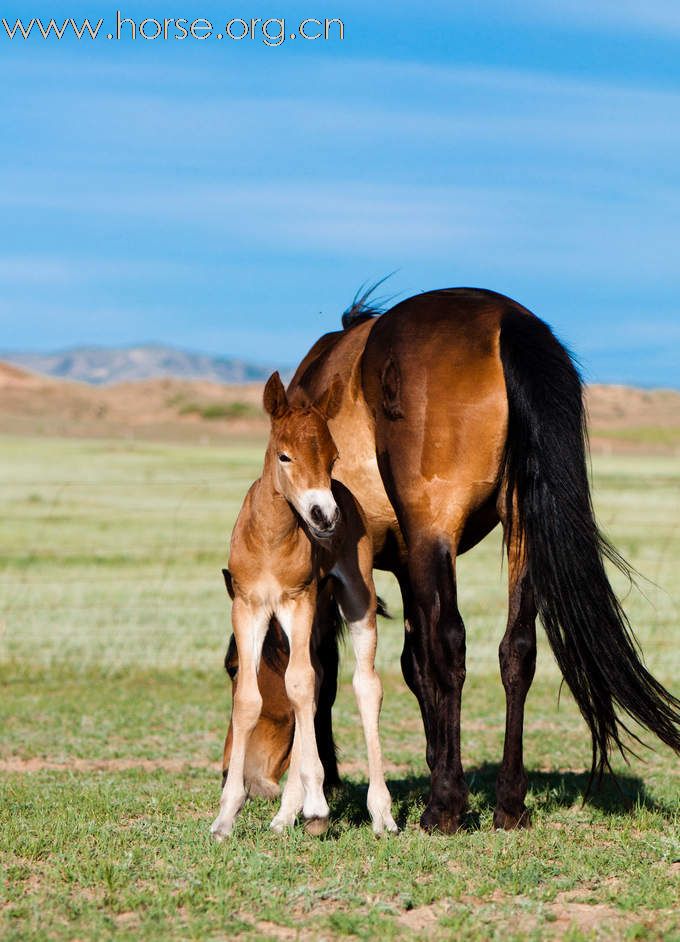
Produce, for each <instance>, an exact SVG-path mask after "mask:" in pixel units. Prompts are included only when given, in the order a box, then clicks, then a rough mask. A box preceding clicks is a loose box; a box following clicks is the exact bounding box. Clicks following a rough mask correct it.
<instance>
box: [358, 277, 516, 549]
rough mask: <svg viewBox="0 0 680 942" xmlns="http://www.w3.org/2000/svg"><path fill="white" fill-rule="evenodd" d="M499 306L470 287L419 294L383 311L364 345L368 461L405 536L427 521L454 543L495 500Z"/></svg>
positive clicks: (501, 386)
mask: <svg viewBox="0 0 680 942" xmlns="http://www.w3.org/2000/svg"><path fill="white" fill-rule="evenodd" d="M509 306H514V302H512V301H510V299H508V298H505V297H504V296H502V295H498V294H494V293H493V292H488V291H481V290H477V289H469V288H458V289H447V290H443V291H432V292H427V293H426V294H421V295H416V296H415V297H413V298H409V299H407V300H406V301H403V302H401V303H400V304H398V305H396V306H395V307H393V308H392V309H391V310H389V311H388V312H387V313H386V314H384V315H383V316H382V317H380V318H379V319H378V321H377V322H376V324H375V326H374V328H373V330H372V331H371V334H370V336H369V337H368V338H367V343H366V346H365V350H364V354H363V358H362V386H363V391H364V395H365V398H366V402H367V404H368V407H369V409H370V411H371V413H372V415H373V420H374V423H375V439H376V450H377V454H378V460H379V462H380V469H381V473H382V476H383V479H384V480H385V483H386V485H387V489H388V493H389V496H390V497H391V498H392V500H393V502H394V503H395V504H396V505H397V506H399V507H400V509H401V511H402V513H401V516H402V519H404V521H405V522H406V525H407V528H409V529H410V528H412V529H414V530H415V529H417V528H419V527H421V526H425V525H428V524H429V525H433V526H436V527H438V528H440V529H442V530H445V531H449V532H450V531H451V530H455V531H457V533H458V536H460V534H461V532H462V528H463V527H464V526H465V524H466V522H467V521H468V519H469V518H470V517H471V515H473V514H476V513H478V512H480V511H482V510H483V509H484V508H486V507H487V506H488V505H489V502H490V501H491V502H492V501H493V500H494V498H495V494H496V491H497V488H498V478H499V472H500V466H501V462H502V456H503V451H504V447H505V438H506V432H507V416H508V404H507V394H506V388H505V379H504V374H503V364H502V362H501V357H500V329H501V320H502V318H503V315H504V313H505V312H506V311H507V309H508V307H509ZM517 307H519V306H518V305H517ZM522 310H523V309H522ZM492 519H493V514H491V515H490V516H489V522H490V523H491V521H492ZM407 538H408V535H407Z"/></svg>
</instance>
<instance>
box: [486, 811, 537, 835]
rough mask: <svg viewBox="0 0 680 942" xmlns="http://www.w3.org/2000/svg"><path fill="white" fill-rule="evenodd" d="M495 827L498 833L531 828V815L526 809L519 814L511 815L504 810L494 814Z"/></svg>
mask: <svg viewBox="0 0 680 942" xmlns="http://www.w3.org/2000/svg"><path fill="white" fill-rule="evenodd" d="M493 826H494V828H495V829H496V830H497V831H516V830H518V829H521V828H530V827H531V814H530V813H529V812H528V811H527V809H526V808H524V809H523V810H522V811H520V813H519V814H510V812H508V811H504V810H503V809H502V808H496V810H495V811H494V813H493Z"/></svg>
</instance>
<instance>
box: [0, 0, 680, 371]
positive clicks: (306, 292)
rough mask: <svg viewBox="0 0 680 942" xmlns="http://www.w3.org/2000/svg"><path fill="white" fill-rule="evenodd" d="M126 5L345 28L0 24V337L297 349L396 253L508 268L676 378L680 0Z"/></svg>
mask: <svg viewBox="0 0 680 942" xmlns="http://www.w3.org/2000/svg"><path fill="white" fill-rule="evenodd" d="M119 8H120V9H121V11H122V13H123V15H125V16H129V17H132V18H134V19H136V20H138V21H139V20H141V19H143V18H144V17H156V18H158V19H162V18H163V17H178V16H185V17H187V18H188V19H194V18H196V17H199V16H204V17H208V18H209V19H211V20H213V22H214V23H215V24H218V25H223V24H224V23H225V22H226V20H227V19H230V18H232V17H242V18H244V19H249V18H250V17H253V16H254V17H261V18H266V17H267V16H274V17H284V16H285V18H286V22H287V27H292V28H295V27H297V24H298V23H299V21H300V20H301V19H304V18H305V17H308V16H309V17H316V18H323V17H326V16H328V17H341V18H342V19H343V20H344V23H345V38H344V40H343V41H342V42H340V41H338V40H335V41H331V42H328V43H323V42H321V41H318V42H307V43H305V42H304V41H302V40H299V39H298V40H296V41H295V42H292V41H287V42H285V43H284V44H282V45H280V46H278V47H274V48H268V47H266V46H265V45H264V44H262V42H261V41H259V40H256V41H241V42H232V41H226V40H225V41H223V42H218V41H216V40H214V39H209V40H206V41H203V42H199V41H196V40H193V41H191V40H190V41H184V42H173V41H168V42H162V41H159V40H157V41H155V42H145V41H142V40H139V39H137V40H136V41H135V42H132V41H129V40H128V41H122V42H109V41H107V40H106V39H105V38H103V37H102V38H101V39H98V40H97V41H96V42H92V41H81V42H77V41H75V40H73V39H70V40H67V39H64V40H62V41H60V42H58V41H55V40H54V38H53V39H51V40H50V41H48V42H45V41H42V40H40V39H38V38H31V39H30V40H29V41H27V42H23V41H21V40H19V39H15V40H14V41H11V42H10V41H9V40H8V39H7V38H6V36H3V35H0V107H1V108H2V120H1V122H0V135H1V138H0V139H1V140H2V149H1V151H0V153H1V154H2V174H1V175H0V220H2V223H1V224H0V349H3V348H4V349H5V350H7V349H17V350H18V349H30V350H44V349H54V348H62V347H66V346H69V345H72V344H81V343H88V344H89V343H101V344H121V343H135V342H140V341H151V340H154V341H162V342H168V343H172V344H176V345H180V346H185V347H188V348H192V349H197V350H203V351H208V352H213V353H216V354H217V353H219V354H225V355H235V356H240V357H244V358H247V359H249V360H253V361H259V362H264V363H271V364H277V365H278V364H281V365H291V364H295V363H296V362H297V361H298V360H299V359H300V358H301V357H302V355H303V354H304V352H305V351H306V349H307V348H308V347H309V345H310V344H311V343H312V342H313V341H314V340H315V339H316V337H318V336H319V334H320V333H322V332H324V331H325V330H328V329H333V328H335V327H336V326H337V325H338V324H339V316H340V313H341V311H342V310H343V308H344V307H345V306H346V305H347V303H348V302H349V300H350V299H351V297H352V295H353V294H354V292H355V290H356V289H357V288H358V287H359V285H360V284H361V283H362V282H365V281H370V280H376V279H379V278H380V277H382V276H383V275H385V274H387V273H388V272H391V271H394V270H396V274H395V275H394V276H393V277H392V278H391V279H390V281H389V284H388V285H387V286H386V288H385V289H384V290H386V291H387V292H389V294H393V295H396V296H397V297H406V296H408V295H409V294H412V293H415V292H418V291H421V290H426V289H429V288H435V287H446V286H452V285H461V284H462V285H478V286H483V287H489V288H492V289H494V290H497V291H502V292H505V293H507V294H510V295H511V296H513V297H515V298H517V300H519V301H521V302H522V303H524V304H526V305H527V306H528V307H530V308H531V309H532V310H534V311H535V312H536V313H537V314H539V315H540V316H542V317H543V318H544V319H546V320H547V321H548V322H549V323H550V324H551V325H552V326H553V327H554V328H555V330H556V331H557V333H558V334H559V335H560V336H561V337H562V338H563V339H564V340H565V341H567V343H569V345H570V346H571V347H572V348H573V349H574V350H575V351H576V353H577V354H578V355H579V357H580V359H581V362H582V364H583V366H584V369H585V373H586V376H587V378H589V379H591V380H594V381H602V382H632V383H639V384H644V385H651V386H654V385H667V386H668V385H672V386H680V352H679V351H680V4H679V3H677V0H648V2H646V3H644V4H642V3H640V2H638V0H592V2H586V0H560V2H559V3H552V2H548V0H516V2H508V0H506V2H500V0H485V2H484V3H483V4H473V3H472V2H470V0H468V2H466V3H451V2H449V3H438V2H435V3H429V4H427V5H425V4H421V5H415V4H406V3H401V2H393V3H390V4H389V5H388V4H385V5H377V4H373V5H367V4H361V3H347V2H337V3H332V2H331V3H325V2H324V3H319V2H317V0H308V2H306V3H287V2H281V3H278V4H276V5H270V4H269V3H263V4H255V3H250V2H248V3H233V4H232V3H227V4H225V3H220V4H215V3H211V2H207V3H204V4H203V3H191V4H185V5H184V6H182V5H179V6H177V5H174V3H173V0H167V3H166V4H161V3H159V2H158V0H150V2H148V3H137V2H131V3H127V4H125V3H121V4H120V7H119ZM115 13H116V0H114V2H113V3H112V4H111V5H110V6H109V5H103V4H102V3H101V2H97V0H95V2H92V3H90V4H82V3H80V2H74V3H73V4H71V5H68V6H67V5H65V4H52V5H49V4H44V3H41V2H36V3H35V4H34V5H31V3H30V2H28V0H23V2H22V4H21V9H19V6H18V5H17V4H16V3H15V4H10V5H6V6H4V7H3V9H2V12H1V13H0V15H2V16H4V17H5V18H6V19H7V20H9V21H10V22H13V20H14V18H15V17H16V16H21V17H22V18H23V19H24V20H27V19H30V17H31V16H43V17H46V18H49V16H54V17H55V18H56V19H57V20H61V19H63V18H64V17H67V16H72V17H74V18H81V17H83V16H88V17H90V19H92V20H95V19H97V18H98V17H100V16H103V17H105V22H106V26H105V30H107V29H108V28H109V27H110V26H111V24H112V22H113V21H114V19H115ZM287 31H288V29H287Z"/></svg>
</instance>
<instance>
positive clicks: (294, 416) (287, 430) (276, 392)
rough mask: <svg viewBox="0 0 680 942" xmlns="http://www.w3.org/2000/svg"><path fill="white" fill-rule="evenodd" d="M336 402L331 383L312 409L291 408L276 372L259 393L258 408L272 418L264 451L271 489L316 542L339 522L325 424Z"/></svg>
mask: <svg viewBox="0 0 680 942" xmlns="http://www.w3.org/2000/svg"><path fill="white" fill-rule="evenodd" d="M340 397H341V387H340V386H339V384H338V383H335V382H334V383H333V384H332V385H331V387H330V389H329V390H328V391H327V392H326V393H324V394H323V395H322V396H321V397H320V398H319V399H318V400H317V401H316V402H315V403H314V404H313V405H307V406H293V407H291V406H290V405H289V403H288V399H287V397H286V391H285V389H284V388H283V384H282V383H281V379H280V377H279V374H278V373H274V375H273V376H272V377H270V379H269V381H268V382H267V385H266V387H265V391H264V407H265V409H266V411H267V412H268V413H269V415H270V416H271V419H272V428H271V436H270V439H269V449H270V457H271V460H272V461H273V462H274V473H275V477H276V484H277V489H278V490H279V492H280V493H281V494H283V496H284V497H285V498H286V500H287V501H288V502H289V503H290V504H292V505H293V507H294V508H295V509H296V510H297V512H298V513H299V514H300V516H301V517H302V519H303V520H304V521H305V523H306V524H307V526H308V527H309V528H310V530H312V532H313V533H314V534H315V535H316V536H319V537H322V538H323V537H328V536H330V535H331V534H332V533H333V531H334V530H335V527H336V525H337V523H338V520H339V517H340V511H339V509H338V505H337V504H336V502H335V498H334V497H333V493H332V491H331V472H332V470H333V465H334V464H335V461H336V459H337V457H338V450H337V448H336V447H335V442H334V441H333V437H332V435H331V433H330V431H329V429H328V423H327V417H332V416H333V415H335V414H336V412H337V408H338V407H339V400H340Z"/></svg>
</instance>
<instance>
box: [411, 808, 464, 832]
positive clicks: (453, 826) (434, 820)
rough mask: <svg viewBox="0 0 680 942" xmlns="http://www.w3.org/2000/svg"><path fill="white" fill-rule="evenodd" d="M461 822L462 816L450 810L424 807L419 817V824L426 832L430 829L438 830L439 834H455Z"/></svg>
mask: <svg viewBox="0 0 680 942" xmlns="http://www.w3.org/2000/svg"><path fill="white" fill-rule="evenodd" d="M462 824H463V816H462V815H460V814H454V813H452V812H450V811H434V810H433V809H431V808H426V809H425V811H423V813H422V815H421V817H420V826H421V828H422V829H423V831H427V832H428V834H429V833H432V831H439V832H440V833H441V834H455V833H456V831H460V829H461V826H462Z"/></svg>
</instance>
